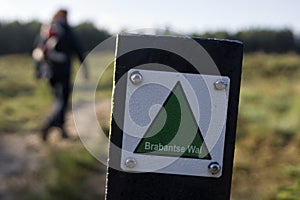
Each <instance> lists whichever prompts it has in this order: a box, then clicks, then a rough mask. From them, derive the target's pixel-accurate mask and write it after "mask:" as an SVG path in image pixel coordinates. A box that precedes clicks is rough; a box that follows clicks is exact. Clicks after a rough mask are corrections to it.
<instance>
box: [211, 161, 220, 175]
mask: <svg viewBox="0 0 300 200" xmlns="http://www.w3.org/2000/svg"><path fill="white" fill-rule="evenodd" d="M208 169H209V171H210V173H211V174H213V175H215V174H218V173H220V171H221V166H220V165H219V163H217V162H212V163H210V164H209V165H208Z"/></svg>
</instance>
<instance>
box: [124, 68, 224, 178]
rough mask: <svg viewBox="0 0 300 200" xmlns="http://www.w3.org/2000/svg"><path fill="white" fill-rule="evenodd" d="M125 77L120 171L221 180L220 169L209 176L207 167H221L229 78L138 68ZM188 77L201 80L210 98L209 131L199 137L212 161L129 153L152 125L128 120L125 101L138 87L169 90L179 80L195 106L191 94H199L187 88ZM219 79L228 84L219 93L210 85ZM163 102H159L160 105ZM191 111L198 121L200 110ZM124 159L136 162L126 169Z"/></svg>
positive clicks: (193, 95) (128, 115)
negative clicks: (136, 80)
mask: <svg viewBox="0 0 300 200" xmlns="http://www.w3.org/2000/svg"><path fill="white" fill-rule="evenodd" d="M133 72H139V73H140V74H141V75H142V78H143V80H142V83H141V84H137V85H134V84H132V82H131V81H130V74H131V73H133ZM127 75H128V76H127V85H126V98H125V113H124V127H123V141H122V151H121V164H120V167H121V169H123V170H124V171H126V172H153V173H165V174H180V175H190V176H202V177H214V178H218V177H221V175H222V170H221V171H220V172H219V173H218V174H212V173H211V172H210V171H209V169H208V166H209V165H210V163H212V162H217V163H218V164H219V165H220V166H221V167H222V166H223V156H224V142H225V129H226V128H225V126H226V119H227V107H228V96H229V88H230V87H229V86H230V79H229V77H227V76H214V75H204V74H190V73H179V72H164V71H152V70H142V69H132V70H129V71H128V74H127ZM189 77H194V78H195V77H196V78H200V79H202V80H204V81H202V82H203V83H205V85H203V86H202V87H206V88H207V90H208V92H209V95H210V96H209V97H206V98H210V101H211V119H210V120H209V121H210V125H209V130H208V131H207V133H203V132H202V131H201V133H202V134H203V135H202V136H203V138H204V141H205V143H206V145H207V146H208V149H209V152H210V155H211V157H212V160H206V159H194V158H181V157H179V158H178V157H168V156H157V155H147V154H140V153H133V151H134V149H135V148H136V146H137V145H138V143H139V141H140V139H141V138H142V137H143V136H144V134H145V132H146V130H147V129H148V127H149V126H150V124H151V123H152V122H150V123H149V125H148V126H144V127H140V126H138V125H136V124H135V123H134V122H133V121H132V119H131V118H130V114H129V99H130V97H131V95H132V94H133V93H134V92H135V90H136V89H138V88H139V87H141V86H143V85H146V84H152V83H159V84H160V85H162V86H164V87H166V88H168V89H169V90H170V91H171V90H172V89H173V87H174V86H175V84H176V83H177V82H178V81H180V82H181V83H183V84H182V86H183V89H184V91H185V93H186V95H187V97H188V101H189V103H190V104H191V105H192V103H195V101H197V102H198V101H199V100H198V99H197V97H196V94H195V93H197V92H200V93H202V92H203V91H201V90H193V89H192V86H190V87H189V85H193V82H192V81H188V80H187V79H188V78H189ZM220 79H222V80H226V82H227V83H228V85H227V87H226V89H225V90H222V91H220V90H216V89H215V87H214V83H215V82H216V81H217V80H220ZM168 95H169V94H165V97H164V98H165V99H166V98H167V97H168ZM200 96H201V95H200ZM206 96H207V95H206ZM163 103H164V102H162V104H163ZM162 104H161V105H162ZM157 112H158V109H157ZM193 112H194V113H193V114H194V116H195V118H196V121H197V122H199V120H198V119H199V117H200V112H201V110H199V111H198V112H197V111H194V110H193ZM156 114H157V113H156ZM154 115H155V113H154ZM198 126H199V127H201V124H198ZM128 133H130V134H128ZM216 136H217V138H216ZM128 158H133V159H134V160H135V161H136V164H135V166H134V167H128V166H126V165H125V163H126V160H127V159H128Z"/></svg>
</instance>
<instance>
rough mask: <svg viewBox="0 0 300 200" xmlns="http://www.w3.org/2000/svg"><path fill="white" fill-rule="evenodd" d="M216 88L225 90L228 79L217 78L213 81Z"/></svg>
mask: <svg viewBox="0 0 300 200" xmlns="http://www.w3.org/2000/svg"><path fill="white" fill-rule="evenodd" d="M214 86H215V89H216V90H225V89H226V88H227V86H228V81H227V80H225V79H219V80H217V81H216V82H215V83H214Z"/></svg>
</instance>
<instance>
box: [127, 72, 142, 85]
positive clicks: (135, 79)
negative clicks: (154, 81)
mask: <svg viewBox="0 0 300 200" xmlns="http://www.w3.org/2000/svg"><path fill="white" fill-rule="evenodd" d="M142 80H143V76H142V75H141V74H140V72H137V71H136V72H132V73H131V74H130V81H131V83H132V84H134V85H138V84H140V83H141V82H142Z"/></svg>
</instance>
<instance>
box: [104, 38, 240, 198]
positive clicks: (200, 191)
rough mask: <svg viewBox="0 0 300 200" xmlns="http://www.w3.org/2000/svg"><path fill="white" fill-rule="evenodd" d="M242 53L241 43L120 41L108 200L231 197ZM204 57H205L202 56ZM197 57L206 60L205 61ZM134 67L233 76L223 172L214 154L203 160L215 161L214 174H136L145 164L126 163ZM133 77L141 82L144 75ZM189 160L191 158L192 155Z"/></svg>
mask: <svg viewBox="0 0 300 200" xmlns="http://www.w3.org/2000/svg"><path fill="white" fill-rule="evenodd" d="M197 45H199V48H198V47H197ZM198 51H199V52H198ZM242 55H243V45H242V44H241V43H240V42H238V41H229V40H214V39H202V38H187V37H167V36H161V37H159V36H143V35H119V36H118V37H117V49H116V62H115V78H114V81H115V82H114V83H115V89H114V97H113V114H112V121H111V132H110V141H111V144H110V149H109V162H108V164H109V166H108V173H107V185H106V187H107V191H106V199H108V200H125V199H130V200H133V199H134V200H135V199H143V200H146V199H155V200H158V199H166V200H167V199H204V200H210V199H211V200H218V199H222V200H223V199H230V186H231V178H232V168H233V156H234V146H235V137H236V122H237V113H238V101H239V90H240V79H241V65H242ZM198 56H199V57H200V58H197V57H198ZM205 56H207V57H205ZM197 59H198V60H199V59H200V62H198V61H197ZM202 61H203V62H202ZM195 63H196V65H197V66H195ZM166 66H167V67H166ZM132 69H137V71H138V69H141V70H142V71H143V70H150V71H154V72H153V73H154V74H155V72H161V73H164V72H173V71H176V73H178V72H179V73H188V74H194V75H198V74H201V75H212V76H220V77H221V76H222V77H228V80H230V84H229V85H230V88H228V91H229V93H228V97H227V98H228V102H227V103H228V107H227V113H226V122H225V124H224V134H225V137H224V149H223V150H224V151H223V154H222V165H221V166H220V167H221V172H218V170H220V169H218V167H219V166H218V165H214V163H213V161H214V158H210V157H209V156H207V157H203V158H202V159H206V161H203V162H210V161H209V159H211V162H212V163H211V164H212V165H210V166H207V167H206V168H205V169H203V170H204V171H205V170H208V172H210V173H211V174H212V175H211V176H206V175H201V173H200V174H198V175H191V174H188V172H187V174H185V173H186V172H183V173H178V174H176V172H172V170H171V173H168V172H167V173H164V171H163V170H162V172H159V173H157V172H155V171H154V172H151V171H150V172H146V171H144V172H143V170H138V172H135V170H134V167H135V165H139V164H142V163H140V162H142V161H139V160H137V161H136V160H134V159H133V160H128V163H124V161H122V158H121V157H122V156H121V155H122V148H123V149H124V146H123V145H124V144H123V137H124V134H125V133H124V123H126V122H124V118H125V116H124V115H125V113H126V109H125V107H126V106H127V104H126V103H125V101H126V95H127V93H126V92H128V90H129V89H128V88H127V86H126V85H127V84H128V81H129V80H130V77H129V76H131V74H129V73H128V72H132ZM130 70H131V71H130ZM143 72H144V71H143ZM142 75H143V74H142ZM133 78H135V81H137V84H139V83H138V82H139V81H140V80H139V78H141V77H139V76H137V77H133ZM220 80H221V81H222V79H220ZM225 84H227V83H225ZM223 86H224V85H222V84H221V85H219V86H218V85H215V87H216V88H215V89H216V90H219V89H220V90H222V89H224V88H222V87H223ZM217 87H221V88H217ZM225 87H226V85H225ZM227 103H226V105H227ZM200 112H201V111H200ZM200 123H201V121H200ZM204 141H205V139H204ZM149 144H150V143H149ZM148 153H149V152H148ZM145 155H147V154H145ZM189 156H191V155H187V157H189ZM212 157H213V156H212ZM161 158H162V159H163V158H164V157H163V156H161ZM188 159H194V158H192V157H191V158H188ZM194 160H196V159H194ZM198 160H199V159H198ZM126 162H127V160H126ZM200 162H202V161H200ZM123 165H127V167H128V169H129V170H124V168H123V167H122V166H123ZM202 167H203V166H202ZM208 167H211V168H212V169H208ZM214 167H215V168H214ZM213 170H216V171H215V174H218V173H220V176H216V177H213V176H214V171H213ZM148 171H149V170H148ZM175 171H176V170H175ZM179 171H180V170H179ZM183 171H184V170H183Z"/></svg>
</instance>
